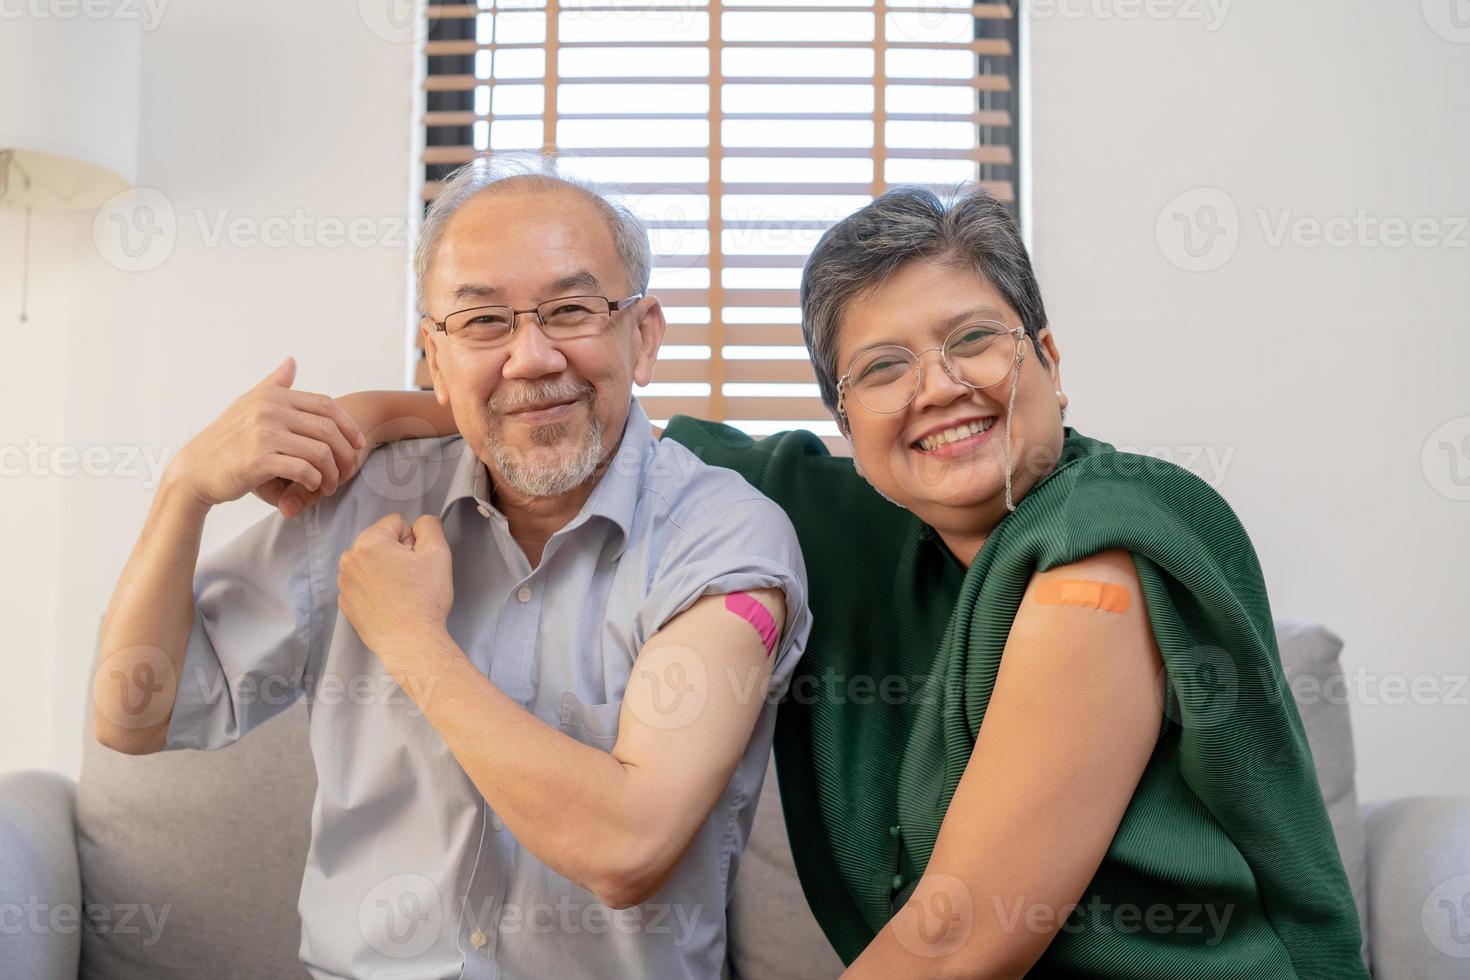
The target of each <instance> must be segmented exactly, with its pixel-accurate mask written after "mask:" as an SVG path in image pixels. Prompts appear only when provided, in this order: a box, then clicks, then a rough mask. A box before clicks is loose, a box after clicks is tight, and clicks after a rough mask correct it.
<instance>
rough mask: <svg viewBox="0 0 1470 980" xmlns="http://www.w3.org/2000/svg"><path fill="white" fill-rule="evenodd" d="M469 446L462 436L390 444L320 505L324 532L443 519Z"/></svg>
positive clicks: (373, 452)
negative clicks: (398, 518)
mask: <svg viewBox="0 0 1470 980" xmlns="http://www.w3.org/2000/svg"><path fill="white" fill-rule="evenodd" d="M464 447H465V442H464V437H463V436H461V435H459V434H458V433H455V434H454V435H451V436H434V437H431V438H426V439H403V440H399V441H397V442H390V443H385V444H384V445H382V446H379V447H378V448H376V449H374V450H373V451H372V452H371V453H369V454H368V457H367V460H366V461H364V463H363V464H362V469H361V470H360V471H358V473H357V475H356V476H354V477H353V478H352V479H351V480H349V481H348V482H347V483H346V484H345V485H343V486H342V488H341V489H339V490H338V491H337V493H336V494H334V495H333V496H331V497H326V498H324V499H322V500H320V501H318V502H317V505H316V510H317V519H318V521H319V522H320V523H321V526H322V527H323V528H324V529H326V528H332V529H339V530H341V529H345V530H361V529H362V528H364V527H366V526H367V525H369V524H371V523H372V522H373V521H375V520H377V519H378V518H380V517H384V516H386V515H388V514H403V515H404V516H405V517H407V518H409V519H410V520H412V519H413V518H415V517H417V516H418V515H419V514H436V515H437V514H438V513H439V511H440V510H441V509H442V508H443V506H444V502H445V500H446V499H447V498H448V496H449V493H450V491H451V489H452V484H453V482H454V479H455V476H456V475H457V474H458V472H459V470H460V469H461V466H462V465H463V461H464ZM348 525H350V527H349V526H348Z"/></svg>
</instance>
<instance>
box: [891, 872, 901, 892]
mask: <svg viewBox="0 0 1470 980" xmlns="http://www.w3.org/2000/svg"><path fill="white" fill-rule="evenodd" d="M889 884H891V885H892V886H893V890H894V891H898V890H899V889H900V888H902V887H903V875H894V876H893V880H892V881H891V882H889Z"/></svg>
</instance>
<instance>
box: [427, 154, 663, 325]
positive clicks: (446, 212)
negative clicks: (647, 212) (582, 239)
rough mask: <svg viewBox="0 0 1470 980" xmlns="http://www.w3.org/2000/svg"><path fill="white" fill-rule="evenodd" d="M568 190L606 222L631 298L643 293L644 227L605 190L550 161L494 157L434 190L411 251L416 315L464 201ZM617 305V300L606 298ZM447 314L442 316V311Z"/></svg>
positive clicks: (647, 257)
mask: <svg viewBox="0 0 1470 980" xmlns="http://www.w3.org/2000/svg"><path fill="white" fill-rule="evenodd" d="M525 189H530V190H534V191H553V190H572V191H574V192H576V193H578V194H581V195H582V196H583V197H584V198H586V199H587V200H588V201H589V202H591V203H592V204H593V205H594V206H595V207H596V208H597V209H598V210H599V211H600V212H601V213H602V215H603V217H604V218H606V219H607V226H608V230H609V231H611V232H612V238H613V246H614V248H616V249H617V252H618V258H619V260H620V261H621V262H622V263H623V270H624V271H625V272H626V273H627V275H628V284H629V285H630V286H631V287H632V291H633V292H647V291H648V277H649V274H650V272H651V271H652V269H653V251H652V249H651V248H650V246H649V244H648V226H647V225H645V224H644V223H643V219H642V218H640V217H638V215H636V214H634V213H633V212H632V211H630V210H629V209H628V208H626V207H624V206H623V205H621V204H617V203H615V202H614V201H612V200H610V199H609V198H608V194H609V190H608V189H605V188H602V187H600V186H599V185H597V184H594V183H592V182H591V181H587V180H582V179H579V178H577V177H572V176H568V175H566V174H562V173H559V172H558V167H557V159H556V157H555V156H554V155H551V154H543V153H497V154H495V155H494V156H493V157H492V156H483V157H476V158H475V159H473V160H471V161H470V162H468V163H466V164H465V165H464V166H462V167H459V168H457V169H456V170H455V171H454V172H453V173H451V174H450V175H449V176H448V177H446V178H444V180H443V181H442V182H440V184H439V193H438V194H437V195H436V196H435V197H434V203H433V204H432V205H430V207H429V213H428V214H426V215H425V216H424V224H423V227H422V228H421V229H419V240H418V244H417V246H416V247H415V248H414V254H413V272H414V283H415V289H416V290H417V293H418V305H419V312H421V313H427V312H428V305H429V304H428V295H427V292H428V281H429V266H430V265H431V264H432V263H433V261H434V255H435V253H437V252H438V250H439V243H440V241H441V240H442V239H443V238H444V229H445V228H446V227H448V225H449V219H450V218H451V217H453V216H454V212H456V211H458V210H459V209H460V206H461V205H463V204H464V203H465V202H466V201H468V200H469V199H470V198H472V197H475V196H477V195H479V194H495V193H502V192H504V191H509V190H525ZM611 298H612V299H615V300H617V299H622V297H621V296H614V297H611ZM446 312H448V311H446Z"/></svg>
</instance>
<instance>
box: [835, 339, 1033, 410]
mask: <svg viewBox="0 0 1470 980" xmlns="http://www.w3.org/2000/svg"><path fill="white" fill-rule="evenodd" d="M977 323H993V324H995V325H997V326H1000V327H1005V329H1004V330H1003V331H1002V333H1008V334H1010V335H1011V336H1013V337H1015V338H1016V357H1015V361H1014V362H1013V363H1012V365H1011V371H1014V370H1015V369H1016V367H1017V366H1018V365H1019V364H1020V363H1021V361H1022V359H1023V358H1024V357H1025V356H1026V346H1025V345H1026V328H1025V327H1006V325H1005V323H1004V321H1001V320H970V321H969V322H967V323H962V324H960V325H959V326H957V327H955V328H954V329H953V330H951V331H950V332H949V333H948V334H947V335H946V336H945V338H944V343H943V344H940V345H939V346H938V347H927V348H925V349H924V350H921V351H918V352H915V351H911V350H909V349H908V348H907V347H905V346H904V345H903V344H873V345H871V346H869V347H864V348H863V349H862V350H860V351H857V352H856V353H855V354H853V355H852V359H851V360H850V361H848V362H847V373H846V374H844V375H843V376H842V377H840V378H838V379H837V414H839V415H841V416H842V417H843V418H847V402H846V398H847V391H846V389H847V387H848V382H847V379H848V378H850V377H852V371H853V366H854V365H856V364H857V360H858V358H860V357H862V356H863V355H864V354H868V353H871V352H872V351H875V350H881V349H882V348H884V347H897V348H898V349H899V350H902V351H907V352H908V353H909V354H912V355H913V357H914V370H915V371H916V372H917V373H918V380H917V381H915V382H914V391H913V394H911V395H909V397H908V400H907V401H905V402H904V403H903V404H902V405H900V406H898V407H897V408H895V409H893V410H892V411H889V412H880V411H878V410H876V409H872V408H868V406H867V405H866V404H863V400H862V398H861V397H858V403H859V404H862V405H863V408H867V409H868V411H870V412H872V413H873V414H874V415H896V414H898V413H899V412H902V411H903V410H904V409H906V408H908V407H909V406H910V405H911V404H913V401H914V399H915V398H917V397H919V389H920V388H922V387H923V386H924V355H925V354H927V353H929V352H930V351H935V350H937V351H939V363H940V365H941V366H942V367H943V368H944V373H945V374H947V375H949V379H950V380H951V381H953V382H954V383H955V384H961V385H964V386H965V387H966V388H971V389H973V390H975V391H979V390H981V389H983V388H993V387H995V386H996V385H998V384H1000V383H1001V382H1002V381H1004V380H1005V379H1006V378H1007V377H1009V376H1010V373H1011V371H1007V372H1006V373H1005V374H1003V375H1001V376H1000V377H999V378H997V379H996V380H994V381H992V382H990V384H988V385H972V384H970V382H968V381H965V380H964V379H962V378H959V377H956V376H955V372H954V369H953V368H952V367H951V366H950V363H949V357H948V356H947V355H946V354H945V353H944V349H945V348H946V347H948V346H949V342H950V340H952V339H953V338H954V336H955V334H957V333H959V332H960V331H961V330H965V329H967V328H969V327H973V326H975V325H976V324H977ZM996 339H997V340H998V339H999V335H997V338H996Z"/></svg>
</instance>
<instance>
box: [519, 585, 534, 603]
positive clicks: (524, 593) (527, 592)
mask: <svg viewBox="0 0 1470 980" xmlns="http://www.w3.org/2000/svg"><path fill="white" fill-rule="evenodd" d="M516 598H517V599H519V600H521V601H522V602H530V601H531V587H530V586H529V585H523V586H521V587H520V588H519V589H517V590H516Z"/></svg>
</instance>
